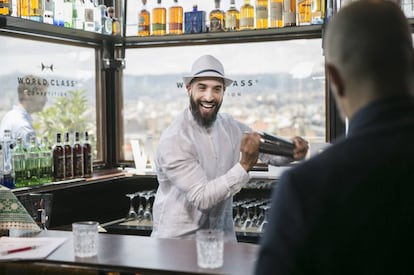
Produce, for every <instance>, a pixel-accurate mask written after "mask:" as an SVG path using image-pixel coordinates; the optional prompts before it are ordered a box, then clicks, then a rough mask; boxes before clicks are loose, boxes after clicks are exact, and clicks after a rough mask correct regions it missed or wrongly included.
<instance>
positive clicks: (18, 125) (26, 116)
mask: <svg viewBox="0 0 414 275" xmlns="http://www.w3.org/2000/svg"><path fill="white" fill-rule="evenodd" d="M7 129H8V130H10V131H11V134H12V138H13V139H14V140H16V139H17V138H19V137H21V138H22V139H23V143H24V145H25V146H26V147H27V146H29V145H30V138H31V137H36V132H35V130H34V128H33V119H32V116H31V115H30V113H29V112H27V111H26V110H25V109H24V108H23V107H22V106H20V105H15V106H13V109H11V110H10V111H9V112H7V113H6V114H5V115H4V117H3V119H2V121H1V125H0V136H1V137H3V135H4V130H7Z"/></svg>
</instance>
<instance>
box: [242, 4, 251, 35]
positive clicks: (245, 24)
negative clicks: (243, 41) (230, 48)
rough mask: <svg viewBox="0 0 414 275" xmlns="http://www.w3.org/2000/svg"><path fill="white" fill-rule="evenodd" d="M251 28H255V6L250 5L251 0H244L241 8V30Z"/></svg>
mask: <svg viewBox="0 0 414 275" xmlns="http://www.w3.org/2000/svg"><path fill="white" fill-rule="evenodd" d="M251 29H254V7H253V6H252V5H250V0H244V5H243V6H242V7H241V8H240V30H251Z"/></svg>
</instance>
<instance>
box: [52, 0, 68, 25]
mask: <svg viewBox="0 0 414 275" xmlns="http://www.w3.org/2000/svg"><path fill="white" fill-rule="evenodd" d="M54 1H55V5H54V12H53V15H54V17H53V25H55V26H60V27H63V26H65V18H64V14H65V5H64V2H63V0H54Z"/></svg>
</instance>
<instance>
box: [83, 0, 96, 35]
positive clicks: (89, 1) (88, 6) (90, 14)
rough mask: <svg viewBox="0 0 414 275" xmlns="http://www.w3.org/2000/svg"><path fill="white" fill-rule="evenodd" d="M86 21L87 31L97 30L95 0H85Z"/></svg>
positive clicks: (85, 28) (84, 27)
mask: <svg viewBox="0 0 414 275" xmlns="http://www.w3.org/2000/svg"><path fill="white" fill-rule="evenodd" d="M84 17H85V22H84V24H83V29H84V30H85V31H89V32H94V31H95V5H94V2H93V0H85V16H84Z"/></svg>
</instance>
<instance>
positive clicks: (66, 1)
mask: <svg viewBox="0 0 414 275" xmlns="http://www.w3.org/2000/svg"><path fill="white" fill-rule="evenodd" d="M73 10H74V2H72V0H63V26H64V27H65V28H72V27H73Z"/></svg>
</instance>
